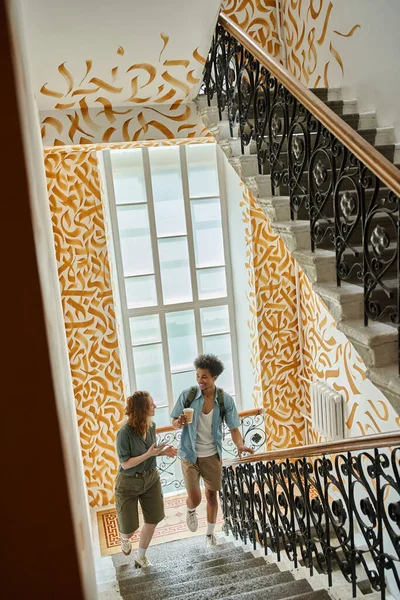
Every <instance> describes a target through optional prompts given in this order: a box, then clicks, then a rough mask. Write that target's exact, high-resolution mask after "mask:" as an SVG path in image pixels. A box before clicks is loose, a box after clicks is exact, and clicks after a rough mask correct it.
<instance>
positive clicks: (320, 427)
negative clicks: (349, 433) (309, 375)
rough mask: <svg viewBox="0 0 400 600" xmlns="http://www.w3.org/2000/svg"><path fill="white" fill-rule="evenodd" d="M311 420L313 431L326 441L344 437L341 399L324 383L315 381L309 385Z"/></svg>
mask: <svg viewBox="0 0 400 600" xmlns="http://www.w3.org/2000/svg"><path fill="white" fill-rule="evenodd" d="M310 391H311V419H312V426H313V429H314V431H316V432H317V433H319V434H321V435H323V436H325V437H326V438H328V440H341V439H343V437H344V422H343V398H342V396H341V395H340V394H338V393H337V392H335V390H333V389H332V388H330V387H329V386H328V385H326V383H323V382H322V381H316V382H314V383H311V385H310Z"/></svg>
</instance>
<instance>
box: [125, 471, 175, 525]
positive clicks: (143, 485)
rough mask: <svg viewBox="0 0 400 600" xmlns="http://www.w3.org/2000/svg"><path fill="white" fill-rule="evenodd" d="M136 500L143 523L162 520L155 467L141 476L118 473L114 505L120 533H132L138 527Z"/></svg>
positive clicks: (160, 497)
mask: <svg viewBox="0 0 400 600" xmlns="http://www.w3.org/2000/svg"><path fill="white" fill-rule="evenodd" d="M138 502H140V506H141V509H142V512H143V520H144V522H145V523H149V524H152V525H156V524H157V523H159V522H160V521H162V520H163V518H164V498H163V495H162V490H161V481H160V475H159V472H158V471H157V469H153V470H152V471H149V472H148V473H146V474H145V475H143V476H141V477H133V476H131V475H124V474H123V473H118V475H117V480H116V482H115V507H116V509H117V517H118V529H119V531H120V532H121V533H133V532H134V531H136V529H138V528H139V510H138Z"/></svg>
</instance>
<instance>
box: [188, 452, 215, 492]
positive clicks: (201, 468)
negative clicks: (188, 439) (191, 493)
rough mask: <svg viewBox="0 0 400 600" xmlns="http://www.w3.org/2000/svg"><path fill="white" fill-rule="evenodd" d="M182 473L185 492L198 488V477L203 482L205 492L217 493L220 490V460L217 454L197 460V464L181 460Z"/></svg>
mask: <svg viewBox="0 0 400 600" xmlns="http://www.w3.org/2000/svg"><path fill="white" fill-rule="evenodd" d="M181 463H182V473H183V479H184V480H185V487H186V489H187V490H193V489H195V488H199V487H200V477H202V478H203V480H204V485H205V487H206V489H207V490H211V491H214V492H219V490H220V489H221V488H222V460H221V459H220V458H219V456H218V454H214V456H206V457H205V458H198V459H197V463H196V464H195V463H192V462H189V461H188V460H184V459H183V458H182V460H181Z"/></svg>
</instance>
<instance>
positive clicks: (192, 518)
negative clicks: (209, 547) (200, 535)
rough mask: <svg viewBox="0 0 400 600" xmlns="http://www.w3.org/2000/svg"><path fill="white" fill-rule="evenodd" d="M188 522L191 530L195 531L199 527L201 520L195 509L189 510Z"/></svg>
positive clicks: (187, 514)
mask: <svg viewBox="0 0 400 600" xmlns="http://www.w3.org/2000/svg"><path fill="white" fill-rule="evenodd" d="M186 524H187V526H188V527H189V529H190V531H193V532H195V531H197V528H198V526H199V520H198V518H197V515H196V511H195V510H192V511H189V510H188V511H187V513H186Z"/></svg>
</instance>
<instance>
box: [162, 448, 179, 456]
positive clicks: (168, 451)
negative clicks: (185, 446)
mask: <svg viewBox="0 0 400 600" xmlns="http://www.w3.org/2000/svg"><path fill="white" fill-rule="evenodd" d="M177 454H178V449H177V448H174V447H173V446H167V447H166V448H165V450H164V452H163V456H169V458H175V456H176V455H177Z"/></svg>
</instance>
